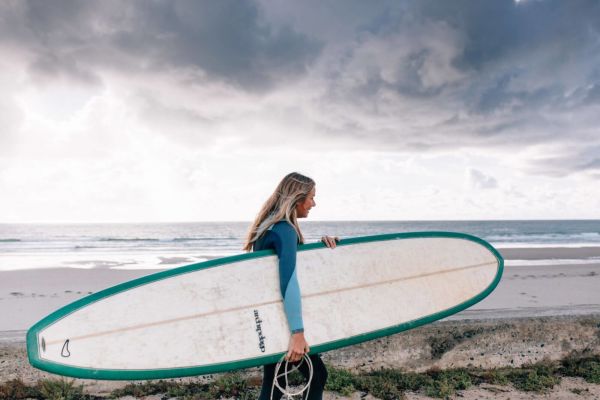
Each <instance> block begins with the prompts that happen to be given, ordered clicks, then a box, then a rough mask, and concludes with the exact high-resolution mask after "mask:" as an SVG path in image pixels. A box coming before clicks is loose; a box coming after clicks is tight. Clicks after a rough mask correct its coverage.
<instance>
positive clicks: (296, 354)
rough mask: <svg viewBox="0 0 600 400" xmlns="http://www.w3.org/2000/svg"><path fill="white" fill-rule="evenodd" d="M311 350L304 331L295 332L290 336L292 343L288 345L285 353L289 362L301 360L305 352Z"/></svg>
mask: <svg viewBox="0 0 600 400" xmlns="http://www.w3.org/2000/svg"><path fill="white" fill-rule="evenodd" d="M309 351H310V347H308V343H306V339H304V333H303V332H298V333H294V334H292V337H291V338H290V345H289V347H288V352H287V354H286V355H285V359H286V360H288V361H289V362H296V361H300V360H301V359H302V357H303V356H304V354H307V353H308V352H309Z"/></svg>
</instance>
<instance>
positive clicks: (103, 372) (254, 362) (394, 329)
mask: <svg viewBox="0 0 600 400" xmlns="http://www.w3.org/2000/svg"><path fill="white" fill-rule="evenodd" d="M412 238H454V239H463V240H467V241H471V242H475V243H478V244H480V245H481V246H483V247H485V248H487V249H488V250H489V251H490V252H491V253H492V254H493V255H494V256H495V257H496V259H497V260H498V268H497V272H496V276H495V278H494V279H493V281H492V282H491V283H490V285H489V286H488V287H487V288H485V290H483V291H482V292H481V293H479V294H477V295H476V296H474V297H472V298H470V299H468V300H466V301H464V302H463V303H460V304H457V305H456V306H454V307H452V308H449V309H446V310H443V311H440V312H437V313H434V314H431V315H427V316H424V317H422V318H418V319H415V320H412V321H408V322H404V323H401V324H399V325H395V326H391V327H388V328H385V329H381V330H377V331H373V332H368V333H364V334H361V335H357V336H352V337H349V338H345V339H341V340H336V341H332V342H328V343H323V344H319V345H314V346H311V353H322V352H325V351H329V350H334V349H339V348H341V347H346V346H350V345H354V344H358V343H362V342H365V341H369V340H374V339H378V338H381V337H385V336H389V335H393V334H395V333H399V332H403V331H406V330H409V329H413V328H416V327H419V326H421V325H425V324H428V323H431V322H434V321H437V320H440V319H443V318H446V317H448V316H450V315H453V314H456V313H458V312H460V311H462V310H464V309H466V308H469V307H471V306H473V305H474V304H476V303H478V302H480V301H481V300H483V299H484V298H485V297H487V296H488V295H489V294H490V293H491V292H492V291H493V290H494V289H495V288H496V286H497V285H498V283H499V282H500V279H501V277H502V273H503V271H504V259H503V258H502V256H501V255H500V253H499V252H498V251H497V250H496V249H495V248H494V247H493V246H492V245H491V244H489V243H488V242H486V241H485V240H483V239H481V238H478V237H476V236H472V235H469V234H465V233H456V232H437V231H436V232H408V233H392V234H384V235H374V236H362V237H354V238H347V239H342V240H340V241H339V242H338V246H348V245H352V244H357V243H366V242H376V241H388V240H402V239H412ZM323 247H325V245H324V244H323V243H311V244H305V245H300V246H299V247H298V251H299V252H301V251H311V250H315V249H320V248H323ZM274 254H275V253H274V251H272V250H263V251H257V252H253V253H244V254H239V255H235V256H230V257H224V258H219V259H214V260H209V261H204V262H200V263H196V264H191V265H187V266H183V267H179V268H174V269H171V270H167V271H161V272H158V273H155V274H151V275H147V276H144V277H141V278H138V279H134V280H131V281H128V282H124V283H121V284H119V285H116V286H112V287H110V288H107V289H104V290H102V291H99V292H97V293H94V294H91V295H89V296H86V297H84V298H81V299H79V300H77V301H75V302H73V303H71V304H68V305H66V306H64V307H62V308H60V309H58V310H57V311H55V312H53V313H51V314H50V315H48V316H47V317H45V318H43V319H42V320H40V321H39V322H37V323H36V324H35V325H33V326H32V327H31V328H30V329H29V330H28V331H27V355H28V358H29V362H30V364H31V365H32V366H34V367H35V368H38V369H41V370H44V371H48V372H51V373H54V374H58V375H65V376H71V377H75V378H83V379H103V380H142V379H143V380H145V379H165V378H177V377H183V376H194V375H205V374H213V373H218V372H225V371H231V370H235V369H241V368H250V367H256V366H260V365H264V364H269V363H275V362H277V361H279V360H280V359H281V357H282V356H283V355H284V354H285V353H283V352H282V353H277V354H272V355H268V356H262V357H257V358H251V359H245V360H239V361H235V362H227V363H219V364H211V365H202V366H189V367H183V368H169V369H144V370H118V369H88V368H81V367H72V366H69V365H64V364H60V363H56V362H50V361H47V360H44V359H42V358H40V356H39V351H38V346H39V344H38V333H39V332H40V331H42V330H43V329H44V328H46V327H48V326H50V325H52V324H53V323H54V322H56V321H58V320H60V319H62V318H64V317H66V316H67V315H69V314H71V313H73V312H75V311H76V310H79V309H81V308H83V307H86V306H87V305H90V304H92V303H94V302H97V301H99V300H101V299H104V298H107V297H110V296H113V295H115V294H117V293H121V292H124V291H126V290H130V289H132V288H135V287H138V286H142V285H146V284H148V283H151V282H156V281H159V280H162V279H167V278H170V277H173V276H177V275H181V274H187V273H190V272H195V271H199V270H202V269H207V268H215V267H218V266H221V265H227V264H231V263H235V262H239V261H244V260H249V259H255V258H261V257H267V256H272V255H274Z"/></svg>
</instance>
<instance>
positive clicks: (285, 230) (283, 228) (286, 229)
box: [272, 220, 298, 238]
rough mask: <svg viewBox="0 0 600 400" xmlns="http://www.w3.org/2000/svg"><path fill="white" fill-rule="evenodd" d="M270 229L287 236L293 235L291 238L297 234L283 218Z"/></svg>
mask: <svg viewBox="0 0 600 400" xmlns="http://www.w3.org/2000/svg"><path fill="white" fill-rule="evenodd" d="M272 230H273V231H274V232H276V233H278V234H281V235H283V236H285V237H288V236H289V237H293V238H297V237H298V234H297V233H296V229H294V227H293V226H292V224H290V223H289V222H288V221H285V220H281V221H279V222H276V223H275V224H273V229H272Z"/></svg>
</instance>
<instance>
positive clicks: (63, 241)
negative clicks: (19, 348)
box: [0, 220, 600, 271]
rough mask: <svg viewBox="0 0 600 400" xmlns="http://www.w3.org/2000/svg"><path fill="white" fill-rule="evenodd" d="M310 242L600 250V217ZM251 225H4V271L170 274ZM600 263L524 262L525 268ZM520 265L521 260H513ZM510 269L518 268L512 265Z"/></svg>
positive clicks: (445, 225) (227, 250) (221, 248)
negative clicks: (447, 234) (450, 242)
mask: <svg viewBox="0 0 600 400" xmlns="http://www.w3.org/2000/svg"><path fill="white" fill-rule="evenodd" d="M300 225H301V229H302V232H303V234H304V236H305V239H306V242H307V243H310V242H316V241H318V240H319V238H320V237H321V236H323V235H330V236H339V237H341V238H345V237H355V236H368V235H377V234H385V233H396V232H415V231H452V232H464V233H469V234H472V235H475V236H478V237H480V238H482V239H484V240H486V241H488V242H490V243H491V244H492V245H494V246H495V247H496V248H499V249H504V248H533V247H535V248H538V247H570V248H576V247H595V246H597V247H600V220H572V221H568V220H553V221H538V220H536V221H335V222H329V221H327V222H319V221H301V223H300ZM248 226H249V222H198V223H139V224H0V271H9V270H21V269H35V268H65V267H69V268H110V269H167V268H174V267H177V266H181V265H186V264H190V263H195V262H200V261H206V260H209V259H213V258H216V257H225V256H230V255H235V254H239V253H242V250H241V248H242V244H243V240H244V237H245V234H246V231H247V229H248ZM567 261H568V263H570V264H582V263H598V262H600V259H598V258H597V257H587V258H586V257H582V258H578V259H576V260H556V259H552V260H521V261H520V263H521V264H525V265H536V263H537V264H540V265H547V264H556V263H563V264H566V263H567ZM513 264H514V263H513ZM507 265H509V266H510V263H509V264H507Z"/></svg>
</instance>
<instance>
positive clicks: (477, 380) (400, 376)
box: [0, 355, 600, 400]
mask: <svg viewBox="0 0 600 400" xmlns="http://www.w3.org/2000/svg"><path fill="white" fill-rule="evenodd" d="M328 371H329V378H328V381H327V386H326V390H328V391H332V392H336V393H338V394H340V395H346V396H348V395H351V394H352V393H354V392H357V391H359V392H362V393H368V394H371V395H372V396H374V397H377V398H380V399H383V400H394V399H402V398H403V397H404V393H405V392H417V393H422V394H425V395H427V396H431V397H436V398H447V397H448V396H451V395H453V394H455V393H456V392H457V391H459V390H465V389H468V388H470V387H473V386H478V385H481V384H492V385H502V386H505V385H512V386H514V387H515V388H516V389H518V390H521V391H526V392H537V393H544V392H546V391H548V390H550V389H552V388H553V387H554V386H555V385H557V384H559V383H560V381H561V378H562V377H580V378H583V379H585V381H586V382H589V383H594V384H600V356H598V355H595V356H585V357H583V356H572V357H568V358H566V359H563V360H562V361H555V362H549V361H543V362H539V363H536V364H530V365H525V366H522V367H520V368H498V369H490V370H484V369H478V368H460V369H447V370H429V371H427V372H423V373H413V372H402V371H400V370H395V369H381V370H377V371H372V372H363V373H352V372H349V371H347V370H344V369H339V368H334V367H332V366H328ZM301 382H302V379H301V377H300V375H299V374H298V373H294V374H293V375H292V376H291V383H292V384H300V383H301ZM259 390H260V380H257V379H256V378H247V377H244V375H243V374H241V373H239V372H234V373H226V374H223V375H220V376H219V377H218V378H217V379H215V380H214V381H212V382H210V383H195V382H187V383H180V382H175V381H164V380H159V381H149V382H144V383H132V384H129V385H127V386H125V387H123V388H121V389H118V390H115V391H113V392H112V393H111V394H110V395H109V396H107V397H99V396H93V395H90V394H86V393H85V392H84V389H83V387H82V386H81V385H76V384H75V381H74V380H69V379H56V380H41V381H39V382H38V383H37V384H36V385H33V386H28V385H25V384H24V383H23V382H22V381H20V380H11V381H8V382H6V383H4V384H2V385H0V399H1V400H5V399H6V400H8V399H11V400H21V399H49V400H100V399H116V398H120V397H125V396H132V397H135V398H139V397H143V396H150V395H159V396H160V397H161V398H163V399H171V398H177V399H185V400H209V399H211V400H212V399H219V398H234V399H242V400H251V399H256V398H257V396H258V392H259Z"/></svg>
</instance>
